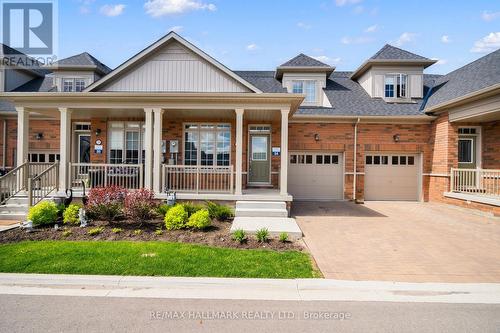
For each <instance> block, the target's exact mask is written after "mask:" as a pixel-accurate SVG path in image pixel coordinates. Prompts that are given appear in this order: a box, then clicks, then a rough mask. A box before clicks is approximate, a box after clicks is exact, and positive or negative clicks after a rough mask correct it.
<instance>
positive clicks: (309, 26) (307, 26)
mask: <svg viewBox="0 0 500 333" xmlns="http://www.w3.org/2000/svg"><path fill="white" fill-rule="evenodd" d="M297 27H299V28H301V29H304V30H309V29H311V25H309V24H307V23H304V22H299V23H297Z"/></svg>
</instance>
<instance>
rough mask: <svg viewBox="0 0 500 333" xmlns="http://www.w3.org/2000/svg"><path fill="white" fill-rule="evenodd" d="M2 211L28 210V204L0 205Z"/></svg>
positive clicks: (25, 211)
mask: <svg viewBox="0 0 500 333" xmlns="http://www.w3.org/2000/svg"><path fill="white" fill-rule="evenodd" d="M0 212H24V213H27V212H28V204H17V203H10V201H9V202H8V203H7V204H5V205H2V206H0Z"/></svg>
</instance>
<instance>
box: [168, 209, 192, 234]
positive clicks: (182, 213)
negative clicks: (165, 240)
mask: <svg viewBox="0 0 500 333" xmlns="http://www.w3.org/2000/svg"><path fill="white" fill-rule="evenodd" d="M164 220H165V227H166V228H167V230H176V229H182V228H185V227H186V222H187V220H188V213H187V212H186V210H185V209H184V206H183V205H175V206H174V207H172V208H170V209H169V211H168V213H167V215H165V219H164Z"/></svg>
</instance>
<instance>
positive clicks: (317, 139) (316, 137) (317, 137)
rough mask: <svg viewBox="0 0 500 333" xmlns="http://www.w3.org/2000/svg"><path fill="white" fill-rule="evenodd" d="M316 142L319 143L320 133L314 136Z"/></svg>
mask: <svg viewBox="0 0 500 333" xmlns="http://www.w3.org/2000/svg"><path fill="white" fill-rule="evenodd" d="M314 140H316V142H317V141H319V134H318V133H316V134H314Z"/></svg>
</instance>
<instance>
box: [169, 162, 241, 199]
mask: <svg viewBox="0 0 500 333" xmlns="http://www.w3.org/2000/svg"><path fill="white" fill-rule="evenodd" d="M233 182H234V173H233V166H232V165H231V166H195V165H166V164H164V165H163V167H162V184H163V186H162V189H163V190H168V191H176V192H192V193H233V189H234V183H233Z"/></svg>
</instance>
